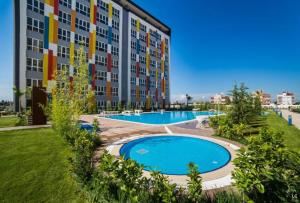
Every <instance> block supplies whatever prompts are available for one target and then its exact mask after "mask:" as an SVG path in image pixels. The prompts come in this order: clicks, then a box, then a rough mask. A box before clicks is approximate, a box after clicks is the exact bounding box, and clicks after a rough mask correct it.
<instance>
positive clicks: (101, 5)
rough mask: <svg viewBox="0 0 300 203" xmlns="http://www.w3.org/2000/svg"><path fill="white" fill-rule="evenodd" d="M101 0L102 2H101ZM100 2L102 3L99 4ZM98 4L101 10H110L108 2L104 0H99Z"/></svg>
mask: <svg viewBox="0 0 300 203" xmlns="http://www.w3.org/2000/svg"><path fill="white" fill-rule="evenodd" d="M99 2H100V3H99ZM99 4H100V5H99ZM98 6H99V7H100V9H101V10H103V11H108V4H107V3H105V2H104V1H100V0H98Z"/></svg>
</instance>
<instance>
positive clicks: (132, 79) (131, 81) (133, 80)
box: [130, 77, 136, 85]
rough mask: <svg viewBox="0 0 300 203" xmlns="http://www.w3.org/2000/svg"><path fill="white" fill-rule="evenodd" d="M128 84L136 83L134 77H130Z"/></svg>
mask: <svg viewBox="0 0 300 203" xmlns="http://www.w3.org/2000/svg"><path fill="white" fill-rule="evenodd" d="M130 84H132V85H135V84H136V78H135V77H131V78H130Z"/></svg>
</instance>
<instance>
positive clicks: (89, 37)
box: [14, 0, 171, 110]
mask: <svg viewBox="0 0 300 203" xmlns="http://www.w3.org/2000/svg"><path fill="white" fill-rule="evenodd" d="M14 16H15V22H14V29H15V30H14V33H15V36H14V54H15V55H14V85H15V86H16V87H17V88H19V89H21V90H24V89H26V87H31V86H41V87H45V88H46V89H47V90H48V91H49V92H51V87H53V85H54V84H55V82H56V81H55V77H54V74H55V72H56V71H59V70H65V71H67V72H69V76H70V81H72V76H73V74H74V71H75V70H74V67H75V66H76V56H77V55H78V53H77V52H78V51H77V50H78V49H79V46H80V44H82V45H83V46H84V49H85V52H86V56H87V61H88V71H89V83H90V88H92V89H93V90H94V91H95V95H96V100H97V107H98V108H99V109H105V108H106V107H107V106H108V105H109V106H112V108H114V107H116V106H117V105H118V103H119V102H121V103H122V104H123V105H128V106H129V105H130V106H132V107H137V108H146V109H151V108H165V107H168V106H169V104H170V74H169V73H170V36H171V29H170V28H169V27H168V26H167V25H165V24H164V23H162V22H161V21H160V20H158V19H157V18H155V17H154V16H152V15H151V14H150V13H148V12H147V11H145V10H144V9H142V8H141V7H140V6H138V5H137V4H135V3H134V2H132V1H128V0H14ZM14 100H15V101H17V100H18V98H14ZM29 103H30V101H29V100H28V98H27V99H26V98H23V97H22V99H21V104H22V106H23V107H25V106H26V105H29ZM18 105H19V103H18V102H15V109H16V110H17V109H19V108H18Z"/></svg>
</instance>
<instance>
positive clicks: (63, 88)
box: [50, 46, 90, 144]
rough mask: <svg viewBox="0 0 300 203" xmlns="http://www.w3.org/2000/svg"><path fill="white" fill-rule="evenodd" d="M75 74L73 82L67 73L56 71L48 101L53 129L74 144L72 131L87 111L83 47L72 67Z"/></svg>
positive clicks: (86, 67) (85, 64) (87, 89)
mask: <svg viewBox="0 0 300 203" xmlns="http://www.w3.org/2000/svg"><path fill="white" fill-rule="evenodd" d="M74 69H75V70H76V73H75V74H74V75H73V82H71V81H70V76H69V73H68V72H66V71H57V72H56V73H55V80H56V83H55V85H54V87H52V90H51V92H52V95H51V97H52V99H51V101H50V109H51V110H50V111H51V113H50V115H51V118H52V122H53V127H54V129H55V130H56V131H57V132H58V134H59V135H60V136H62V137H64V138H66V139H67V140H68V141H69V142H70V143H71V144H74V142H75V138H74V135H75V133H74V131H75V130H76V123H77V121H78V119H79V116H80V115H81V114H82V113H83V112H84V111H85V110H86V109H87V104H88V99H87V98H88V96H87V95H88V93H89V91H90V89H89V88H88V64H87V63H86V55H85V52H84V48H83V46H81V47H80V49H79V56H78V58H77V60H76V65H75V67H74Z"/></svg>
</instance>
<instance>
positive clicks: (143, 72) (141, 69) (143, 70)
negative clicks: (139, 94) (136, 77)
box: [140, 67, 146, 75]
mask: <svg viewBox="0 0 300 203" xmlns="http://www.w3.org/2000/svg"><path fill="white" fill-rule="evenodd" d="M140 74H141V75H146V68H144V67H141V68H140Z"/></svg>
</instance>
